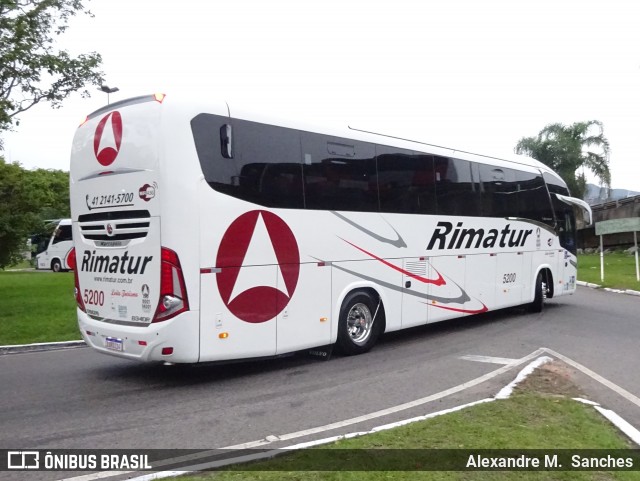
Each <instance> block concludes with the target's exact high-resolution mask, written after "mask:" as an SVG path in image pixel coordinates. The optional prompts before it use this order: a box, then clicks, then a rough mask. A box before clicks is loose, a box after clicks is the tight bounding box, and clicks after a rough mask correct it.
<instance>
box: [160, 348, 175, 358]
mask: <svg viewBox="0 0 640 481" xmlns="http://www.w3.org/2000/svg"><path fill="white" fill-rule="evenodd" d="M171 354H173V348H172V347H163V348H162V355H163V356H170V355H171Z"/></svg>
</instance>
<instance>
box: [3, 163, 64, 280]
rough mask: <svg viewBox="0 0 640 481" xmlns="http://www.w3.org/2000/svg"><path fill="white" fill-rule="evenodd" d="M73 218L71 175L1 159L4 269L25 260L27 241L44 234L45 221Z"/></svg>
mask: <svg viewBox="0 0 640 481" xmlns="http://www.w3.org/2000/svg"><path fill="white" fill-rule="evenodd" d="M65 217H69V174H68V173H67V172H63V171H61V170H45V169H37V170H25V169H24V168H22V167H21V166H20V164H18V163H11V164H8V163H6V162H5V161H4V159H3V158H2V157H0V269H3V268H5V267H6V266H9V265H12V264H13V263H14V262H17V261H18V260H19V259H20V258H21V254H22V252H23V251H24V250H25V249H26V248H27V238H28V237H29V236H30V235H32V234H36V233H39V232H41V231H42V229H43V227H44V223H43V220H44V219H51V218H65Z"/></svg>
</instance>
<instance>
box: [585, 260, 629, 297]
mask: <svg viewBox="0 0 640 481" xmlns="http://www.w3.org/2000/svg"><path fill="white" fill-rule="evenodd" d="M578 280H580V281H584V282H592V283H594V284H599V285H601V286H603V287H614V288H617V289H632V290H635V291H640V282H638V280H637V279H636V261H635V257H634V256H633V255H629V254H625V253H622V252H612V253H610V254H605V255H604V282H603V281H601V280H600V254H581V255H579V256H578Z"/></svg>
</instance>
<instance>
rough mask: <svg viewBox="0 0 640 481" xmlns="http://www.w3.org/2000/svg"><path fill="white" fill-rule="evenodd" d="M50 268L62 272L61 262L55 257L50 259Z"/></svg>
mask: <svg viewBox="0 0 640 481" xmlns="http://www.w3.org/2000/svg"><path fill="white" fill-rule="evenodd" d="M51 270H52V271H53V272H62V262H61V261H60V259H58V258H57V257H55V258H54V259H53V260H52V261H51Z"/></svg>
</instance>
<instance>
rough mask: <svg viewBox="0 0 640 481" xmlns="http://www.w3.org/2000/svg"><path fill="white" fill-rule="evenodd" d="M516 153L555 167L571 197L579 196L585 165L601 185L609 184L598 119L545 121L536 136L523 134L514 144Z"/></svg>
mask: <svg viewBox="0 0 640 481" xmlns="http://www.w3.org/2000/svg"><path fill="white" fill-rule="evenodd" d="M515 151H516V153H517V154H525V155H528V156H530V157H533V158H534V159H537V160H539V161H540V162H542V163H543V164H545V165H548V166H549V167H551V168H552V169H553V170H555V171H556V172H557V173H558V174H560V176H561V177H562V178H563V180H564V181H565V182H566V183H567V186H568V187H569V190H570V191H571V194H572V195H573V196H574V197H579V198H583V197H584V194H585V191H586V186H587V181H586V178H585V176H584V169H585V168H587V169H589V170H590V171H591V172H593V174H594V175H595V176H596V177H597V178H598V180H599V181H600V183H601V184H602V185H605V186H606V187H610V186H611V173H610V172H609V141H608V140H607V139H606V137H605V136H604V128H603V125H602V122H599V121H598V120H590V121H588V122H576V123H574V124H572V125H568V126H567V125H563V124H558V123H556V124H549V125H547V126H546V127H545V128H544V129H542V130H541V131H540V133H539V134H538V136H537V137H523V138H522V139H520V141H519V142H518V144H517V145H516V148H515Z"/></svg>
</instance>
